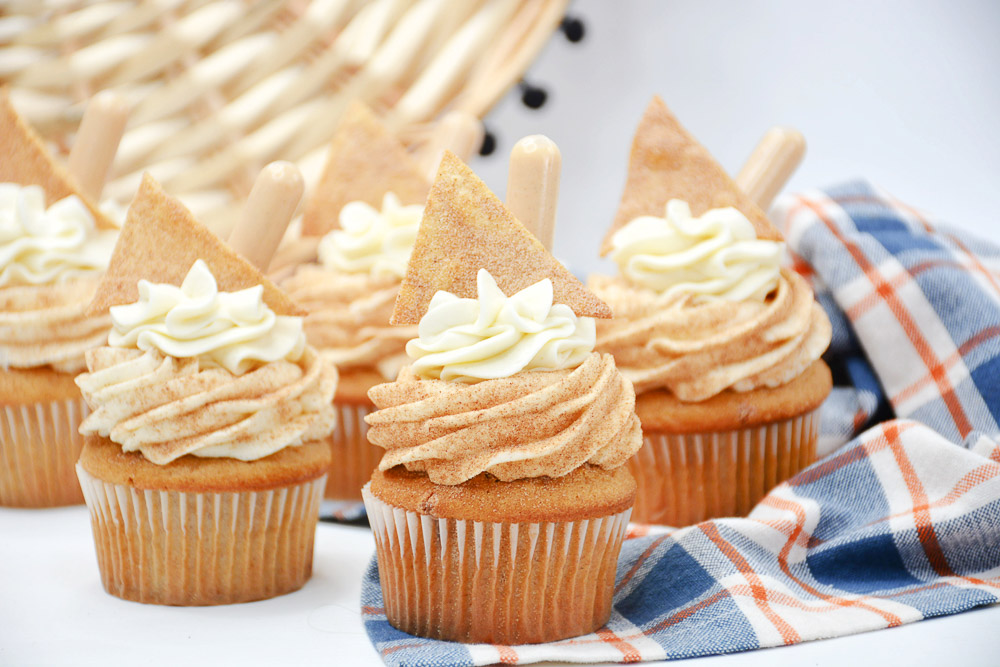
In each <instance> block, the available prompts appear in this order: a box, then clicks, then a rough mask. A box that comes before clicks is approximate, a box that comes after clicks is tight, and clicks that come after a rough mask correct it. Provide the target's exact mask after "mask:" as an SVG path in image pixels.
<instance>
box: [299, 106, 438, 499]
mask: <svg viewBox="0 0 1000 667" xmlns="http://www.w3.org/2000/svg"><path fill="white" fill-rule="evenodd" d="M429 187H430V184H429V183H428V182H427V179H425V178H424V176H423V174H422V173H421V171H420V169H419V167H418V165H417V163H416V162H415V161H414V160H413V158H411V157H410V154H409V153H408V152H407V150H406V147H405V146H403V144H402V143H400V142H399V140H398V139H396V137H394V136H393V135H392V134H391V133H390V132H389V130H388V129H387V128H385V127H384V126H383V125H382V123H381V122H380V121H379V120H378V118H376V117H375V115H374V114H373V113H372V111H371V110H370V109H368V108H367V107H366V106H365V105H363V104H362V103H360V102H354V103H353V104H352V105H351V107H350V108H349V109H348V111H347V112H346V114H345V117H344V119H343V121H342V122H341V124H340V126H339V128H338V131H337V133H336V136H335V137H334V139H333V142H332V144H331V146H330V153H329V157H328V159H327V163H326V167H325V169H324V171H323V175H322V177H321V178H320V181H319V183H318V184H317V186H316V189H315V192H314V194H313V196H312V197H311V198H310V200H309V202H308V204H307V205H306V207H305V211H304V213H303V218H302V233H303V237H304V238H313V239H318V248H317V254H318V259H317V261H316V262H310V263H307V264H303V265H301V266H299V267H298V268H297V269H296V270H295V273H294V274H293V275H292V276H291V277H289V278H288V279H286V280H283V281H282V283H281V285H282V287H283V288H284V289H285V290H287V291H288V293H289V294H290V295H291V297H292V298H293V299H294V300H295V301H296V302H297V303H300V304H302V306H303V307H305V308H306V309H307V310H308V311H309V315H308V316H307V317H306V320H305V328H306V335H307V336H308V338H309V342H310V343H311V344H312V345H314V346H315V347H316V348H317V349H318V350H320V352H321V353H322V354H323V355H324V356H325V357H327V358H328V359H330V360H331V361H332V362H333V363H334V364H335V365H336V366H337V369H338V370H339V372H340V382H339V383H338V385H337V395H336V396H335V397H334V402H333V405H334V409H335V410H336V411H337V419H338V423H339V428H337V429H336V430H335V431H334V432H333V434H332V435H331V436H330V438H329V445H330V448H331V452H332V454H333V463H332V465H331V466H330V473H329V475H328V477H327V486H326V492H325V495H326V497H327V498H330V499H335V500H343V501H360V500H361V487H362V486H363V485H364V484H365V482H367V481H368V479H369V478H370V477H371V474H372V471H373V470H374V469H375V466H376V465H377V464H378V460H379V457H380V456H381V452H380V451H379V449H378V448H376V447H372V446H371V445H370V444H369V443H368V439H367V437H366V435H365V434H366V432H367V430H368V427H367V424H365V420H364V418H365V415H367V414H368V413H369V412H371V410H372V404H371V401H370V400H369V399H368V390H369V389H370V388H371V387H373V386H374V385H376V384H379V383H381V382H385V381H386V380H391V379H393V378H395V377H396V373H397V372H398V371H399V368H400V367H401V366H402V365H403V363H404V362H405V359H406V355H405V352H404V349H403V348H404V346H405V345H406V341H407V340H409V339H410V338H413V337H414V336H415V335H416V328H415V327H391V326H389V316H390V315H391V314H392V306H393V304H394V303H395V302H396V295H397V294H398V292H399V284H400V281H401V280H402V278H403V275H404V274H405V272H406V262H407V260H409V257H410V251H411V250H412V248H413V241H414V239H415V238H416V236H417V227H418V226H419V225H420V218H421V216H422V215H423V202H424V199H425V198H426V197H427V190H428V188H429Z"/></svg>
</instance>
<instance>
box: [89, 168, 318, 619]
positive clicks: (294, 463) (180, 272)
mask: <svg viewBox="0 0 1000 667" xmlns="http://www.w3.org/2000/svg"><path fill="white" fill-rule="evenodd" d="M151 256H152V257H151ZM154 257H155V260H156V261H150V260H151V259H153V258H154ZM182 267H183V268H182ZM137 275H146V276H148V277H149V280H144V279H143V280H137V279H136V276H137ZM109 306H110V316H111V320H112V323H113V329H112V332H111V334H110V335H109V337H108V343H107V345H106V346H103V347H98V348H96V349H93V350H90V351H89V352H88V353H87V372H86V373H84V374H82V375H80V376H79V377H78V378H77V384H78V385H79V386H80V388H81V389H82V390H83V394H84V397H85V398H86V400H87V403H88V404H89V405H90V408H91V410H92V413H91V414H90V415H89V416H88V417H87V419H86V420H85V421H84V422H83V425H82V427H81V432H82V433H83V434H84V435H85V436H86V442H85V445H84V448H83V452H82V454H81V457H80V461H79V464H78V466H77V473H78V474H79V478H80V484H81V486H82V487H83V490H84V495H85V497H86V501H87V505H88V506H89V507H90V511H91V522H92V526H93V532H94V540H95V544H96V547H97V557H98V566H99V568H100V571H101V578H102V581H103V583H104V587H105V589H106V590H107V591H108V592H109V593H111V594H112V595H115V596H118V597H121V598H124V599H128V600H135V601H139V602H146V603H154V604H173V605H209V604H228V603H234V602H246V601H250V600H259V599H263V598H268V597H273V596H275V595H280V594H283V593H288V592H290V591H294V590H296V589H298V588H300V587H301V586H302V585H303V584H304V583H305V582H306V580H307V579H308V578H309V576H310V573H311V570H312V550H313V549H312V547H313V537H314V533H315V524H316V520H317V517H318V512H319V502H320V499H321V497H322V491H323V488H324V485H325V481H326V480H325V475H326V471H327V468H328V467H329V464H330V452H329V447H328V446H327V445H326V443H325V442H324V438H326V437H327V436H328V435H329V433H330V430H331V429H332V428H333V427H334V424H335V415H334V412H333V409H332V407H331V400H332V397H333V394H334V391H335V388H336V381H337V373H336V369H335V368H334V367H333V366H332V365H331V364H328V363H326V362H324V361H323V360H322V359H321V358H320V356H319V355H318V354H317V353H316V351H315V350H314V349H313V348H312V347H310V346H309V345H307V344H306V341H305V336H304V333H303V326H302V318H301V317H299V316H297V315H296V313H297V312H299V311H298V310H297V308H296V307H295V306H294V304H292V303H291V302H290V301H289V300H288V298H287V297H286V296H285V295H284V294H283V293H282V292H281V291H280V290H278V289H277V288H276V287H275V286H274V285H273V284H271V283H270V281H268V280H267V278H265V277H264V276H263V275H262V274H260V273H259V272H258V271H257V269H256V268H254V267H253V266H252V265H251V264H249V263H248V262H247V261H246V260H245V259H243V258H242V257H240V256H239V255H237V254H236V253H234V252H233V251H232V250H231V249H230V248H228V247H226V245H225V244H224V243H222V241H220V240H219V239H218V238H216V237H215V236H214V235H213V234H212V233H211V232H209V231H208V230H207V229H205V228H203V227H201V226H200V225H198V224H197V223H196V222H195V221H194V220H193V219H192V218H191V215H190V213H189V212H188V211H187V210H186V209H185V208H184V207H183V206H182V205H181V204H180V203H179V202H177V201H175V200H173V199H171V198H169V197H168V196H167V195H166V194H164V193H163V192H162V190H161V189H160V188H159V186H158V185H157V184H156V183H155V182H154V181H152V179H150V178H149V177H148V176H147V177H146V178H145V180H144V181H143V185H142V187H141V188H140V190H139V192H138V194H137V195H136V198H135V200H134V201H133V203H132V206H131V207H130V209H129V214H128V219H127V221H126V223H125V226H124V228H123V229H122V235H121V239H120V241H119V243H118V245H117V246H116V248H115V254H114V256H113V258H112V262H111V266H110V268H109V270H108V273H107V276H106V277H105V279H104V281H103V282H102V283H101V285H100V287H99V289H98V292H97V295H96V297H95V300H94V303H93V304H92V305H91V308H92V309H94V310H103V309H106V308H108V307H109Z"/></svg>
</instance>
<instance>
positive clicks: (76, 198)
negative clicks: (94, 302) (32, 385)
mask: <svg viewBox="0 0 1000 667" xmlns="http://www.w3.org/2000/svg"><path fill="white" fill-rule="evenodd" d="M119 103H120V100H118V98H116V97H113V96H112V97H110V98H109V97H101V98H95V100H93V101H91V103H89V104H88V107H87V111H86V113H85V115H84V123H83V124H82V125H81V127H80V130H79V131H78V132H77V136H76V140H75V142H74V145H73V151H72V152H71V154H70V166H69V168H67V167H66V166H64V165H63V164H61V163H60V162H59V161H58V160H56V159H55V158H54V157H53V156H52V155H51V154H50V153H49V151H48V150H47V149H46V148H45V146H44V145H43V144H42V142H41V140H40V139H39V138H38V136H37V135H36V134H35V132H34V130H33V129H32V128H31V127H30V126H29V125H28V124H27V123H26V122H24V120H23V119H22V118H21V117H20V116H19V115H18V114H17V112H16V111H15V110H14V107H13V106H12V105H11V103H10V99H9V97H8V95H7V91H6V89H4V88H0V155H2V156H3V159H0V368H2V369H6V368H21V369H28V368H43V367H51V368H53V369H55V370H58V371H62V372H76V371H79V370H80V369H81V368H82V367H83V353H84V351H85V350H86V349H88V348H90V347H93V346H94V345H97V344H100V342H101V341H102V339H103V338H104V336H106V333H107V329H108V320H107V315H106V314H103V315H97V316H89V315H88V314H86V313H85V309H86V305H87V303H88V302H89V300H90V297H91V295H92V294H93V292H94V289H95V287H96V285H97V281H98V280H99V278H100V275H101V273H102V272H103V271H104V269H105V268H106V267H107V265H108V261H109V259H110V256H111V249H112V247H113V246H114V243H115V238H116V225H115V223H114V222H113V221H112V220H110V219H108V217H107V216H106V215H105V214H104V213H103V212H102V210H101V209H99V208H98V206H97V205H96V204H95V203H94V199H96V198H97V197H98V196H99V195H100V190H101V188H102V187H103V181H104V174H105V173H106V171H107V166H108V164H110V161H111V159H112V158H113V156H114V153H115V150H116V148H117V146H118V140H119V139H120V137H121V132H120V130H121V128H122V126H123V125H124V115H125V111H124V109H123V108H118V106H116V105H119ZM78 176H79V177H81V178H79V179H78V178H77V177H78Z"/></svg>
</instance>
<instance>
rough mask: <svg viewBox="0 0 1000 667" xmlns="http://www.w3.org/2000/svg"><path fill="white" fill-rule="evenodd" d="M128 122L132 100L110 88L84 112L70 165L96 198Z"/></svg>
mask: <svg viewBox="0 0 1000 667" xmlns="http://www.w3.org/2000/svg"><path fill="white" fill-rule="evenodd" d="M127 121H128V103H127V102H126V101H125V99H124V98H123V97H122V96H121V95H118V94H117V93H114V92H112V91H110V90H105V91H103V92H100V93H98V94H97V95H95V96H94V97H93V98H91V100H90V102H88V103H87V109H86V111H84V112H83V120H82V121H81V122H80V128H79V129H78V130H77V132H76V139H75V140H74V141H73V148H72V149H71V150H70V152H69V163H68V167H69V172H70V173H71V174H73V177H74V178H75V179H76V181H77V183H79V184H80V188H81V189H82V190H83V192H84V193H85V194H87V195H88V196H89V197H90V198H91V199H93V200H94V201H97V200H99V199H100V198H101V191H102V190H103V189H104V182H105V181H106V180H107V178H108V171H109V170H110V169H111V163H112V162H113V161H114V159H115V153H117V152H118V143H119V142H120V141H121V140H122V134H123V133H124V132H125V123H126V122H127Z"/></svg>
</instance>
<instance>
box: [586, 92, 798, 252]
mask: <svg viewBox="0 0 1000 667" xmlns="http://www.w3.org/2000/svg"><path fill="white" fill-rule="evenodd" d="M670 199H683V200H684V201H686V202H687V203H688V204H690V205H691V213H693V214H694V215H696V216H698V215H701V214H702V213H704V212H705V211H707V210H709V209H712V208H723V207H726V206H732V207H734V208H736V209H738V210H739V211H740V212H741V213H743V215H745V216H746V217H747V219H749V220H750V222H751V223H753V226H754V229H755V230H756V232H757V238H760V239H767V240H769V241H781V240H782V237H781V232H779V231H778V230H777V229H776V228H775V226H774V225H773V224H771V221H770V220H768V219H767V216H766V215H765V214H764V211H762V210H761V209H760V207H759V206H757V204H756V203H754V201H753V200H752V199H750V197H748V196H747V195H746V193H744V192H743V191H742V190H741V189H740V188H739V186H737V185H736V183H734V182H733V179H731V178H730V177H729V175H728V174H727V173H726V171H725V170H724V169H723V168H722V166H721V165H720V164H719V163H718V162H716V161H715V158H714V157H712V154H711V153H709V152H708V150H707V149H706V148H705V147H704V146H702V145H701V144H700V143H698V141H697V140H696V139H695V138H694V137H692V136H691V135H690V134H688V131H687V130H685V129H684V127H683V126H682V125H681V124H680V123H679V122H678V121H677V118H676V117H674V115H673V114H672V113H670V109H668V108H667V105H666V104H664V103H663V100H661V99H660V98H659V97H658V96H654V97H653V101H652V102H650V103H649V106H648V107H646V113H644V114H643V116H642V120H640V121H639V127H638V128H637V129H636V132H635V137H634V138H633V139H632V154H631V156H630V157H629V166H628V179H627V181H626V182H625V192H624V193H622V201H621V204H620V205H619V207H618V213H617V214H615V220H614V222H613V223H612V225H611V229H609V230H608V233H607V235H605V237H604V243H603V244H602V245H601V254H602V255H606V254H608V252H610V251H611V237H612V236H613V235H614V233H615V232H617V231H618V230H619V229H621V228H622V227H624V226H625V225H626V224H628V223H629V222H630V221H632V220H634V219H635V218H637V217H639V216H642V215H655V216H663V213H664V208H665V206H666V203H667V201H668V200H670Z"/></svg>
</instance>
